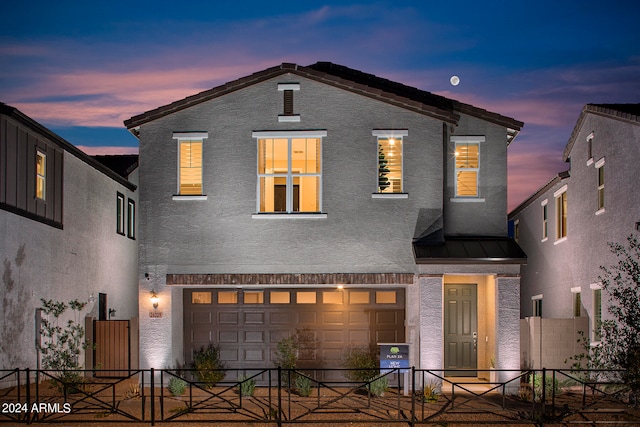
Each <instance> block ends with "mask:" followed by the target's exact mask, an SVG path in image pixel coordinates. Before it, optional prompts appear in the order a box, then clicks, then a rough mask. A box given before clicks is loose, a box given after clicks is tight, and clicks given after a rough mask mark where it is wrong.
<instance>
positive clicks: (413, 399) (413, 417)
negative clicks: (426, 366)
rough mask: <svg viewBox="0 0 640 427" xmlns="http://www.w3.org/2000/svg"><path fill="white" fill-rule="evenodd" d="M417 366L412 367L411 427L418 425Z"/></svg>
mask: <svg viewBox="0 0 640 427" xmlns="http://www.w3.org/2000/svg"><path fill="white" fill-rule="evenodd" d="M415 420H416V367H415V366H412V367H411V421H410V422H409V425H410V426H411V427H413V426H415V425H416V421H415Z"/></svg>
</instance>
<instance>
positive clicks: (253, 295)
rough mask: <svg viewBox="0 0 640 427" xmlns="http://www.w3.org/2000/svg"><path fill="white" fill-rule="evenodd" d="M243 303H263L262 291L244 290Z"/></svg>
mask: <svg viewBox="0 0 640 427" xmlns="http://www.w3.org/2000/svg"><path fill="white" fill-rule="evenodd" d="M244 303H245V304H264V291H245V292H244Z"/></svg>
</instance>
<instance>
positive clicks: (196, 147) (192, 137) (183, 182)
mask: <svg viewBox="0 0 640 427" xmlns="http://www.w3.org/2000/svg"><path fill="white" fill-rule="evenodd" d="M173 138H174V139H177V140H178V194H179V195H184V196H199V195H203V194H204V193H203V188H202V148H203V140H204V138H207V134H206V133H200V132H186V133H179V134H177V133H174V134H173Z"/></svg>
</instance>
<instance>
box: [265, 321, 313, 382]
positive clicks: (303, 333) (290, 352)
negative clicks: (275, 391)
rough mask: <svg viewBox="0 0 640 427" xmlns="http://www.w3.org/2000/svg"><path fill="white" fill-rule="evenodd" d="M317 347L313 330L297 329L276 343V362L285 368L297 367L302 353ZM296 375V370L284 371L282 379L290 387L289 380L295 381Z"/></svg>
mask: <svg viewBox="0 0 640 427" xmlns="http://www.w3.org/2000/svg"><path fill="white" fill-rule="evenodd" d="M315 349H316V341H315V338H314V335H313V331H311V330H310V329H308V328H304V329H296V333H295V334H294V335H292V336H289V337H286V338H283V339H281V340H280V341H279V342H278V344H277V345H276V351H275V358H274V363H275V365H276V366H279V367H281V368H283V369H287V370H292V369H295V368H296V365H297V364H298V357H299V355H300V353H301V352H302V353H303V354H304V353H309V352H313V351H315ZM296 376H297V375H296V374H295V372H292V371H283V372H282V376H281V381H282V383H283V384H284V385H285V386H286V387H288V386H290V385H291V384H290V382H289V380H290V379H291V383H295V377H296Z"/></svg>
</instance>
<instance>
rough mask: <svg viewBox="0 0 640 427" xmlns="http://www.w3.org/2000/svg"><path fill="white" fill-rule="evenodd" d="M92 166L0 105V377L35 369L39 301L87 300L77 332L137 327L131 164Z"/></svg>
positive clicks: (45, 131) (39, 127) (73, 149)
mask: <svg viewBox="0 0 640 427" xmlns="http://www.w3.org/2000/svg"><path fill="white" fill-rule="evenodd" d="M100 160H102V162H100V161H98V160H96V159H95V158H93V157H90V156H88V155H86V154H85V153H83V152H82V151H80V150H79V149H78V148H77V147H75V146H73V145H72V144H70V143H69V142H68V141H66V140H64V139H63V138H61V137H60V136H58V135H56V134H55V133H53V132H51V131H50V130H49V129H47V128H45V127H44V126H42V125H41V124H39V123H37V122H36V121H34V120H33V119H31V118H30V117H28V116H26V115H25V114H23V113H22V112H20V111H19V110H18V109H16V108H14V107H11V106H9V105H6V104H2V103H0V236H1V237H0V259H1V260H2V262H3V265H2V288H1V289H2V292H1V298H2V308H1V309H0V368H1V369H15V368H25V367H29V368H34V367H37V366H38V357H37V352H36V344H35V343H36V333H35V331H36V320H35V319H36V310H37V309H38V308H39V307H41V306H42V304H41V299H45V300H49V299H51V300H53V301H61V302H65V303H66V302H69V301H71V300H74V299H77V300H79V301H83V302H87V301H88V302H89V304H88V306H87V307H86V308H85V310H84V311H83V312H82V318H79V319H75V320H76V321H78V322H79V323H80V324H81V325H83V326H84V321H83V319H84V315H87V314H88V315H90V316H92V317H95V318H99V317H107V316H104V315H103V316H101V313H100V311H103V312H106V311H108V310H109V309H111V310H112V311H111V313H112V318H117V319H129V318H131V317H136V318H137V315H138V304H137V289H136V284H137V271H138V265H137V246H138V245H137V240H136V237H137V236H136V234H137V230H136V226H137V222H136V209H137V203H138V191H137V187H136V181H137V169H136V165H137V158H136V157H135V156H133V157H130V158H125V159H124V160H125V161H126V163H124V166H125V167H124V169H123V170H122V174H118V173H116V172H114V171H113V170H112V169H110V168H108V167H105V165H104V164H103V163H104V162H105V161H109V160H113V159H104V158H103V159H100ZM119 163H120V165H121V166H122V165H123V163H122V162H119ZM101 303H102V304H101ZM101 305H102V307H100V306H101ZM100 309H102V310H100ZM113 310H115V312H114V311H113ZM67 314H70V313H69V312H67ZM102 314H104V313H102ZM70 318H72V319H73V317H70ZM66 320H67V317H65V318H63V319H61V321H60V323H59V325H60V326H61V327H63V326H64V324H65V323H66ZM88 326H89V328H91V325H88ZM89 332H91V331H89ZM88 356H89V360H91V356H92V354H89V355H88ZM136 356H137V355H136ZM134 359H135V356H134ZM80 363H81V364H82V365H84V366H87V365H85V362H84V358H82V359H81V362H80ZM89 367H91V366H89Z"/></svg>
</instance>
